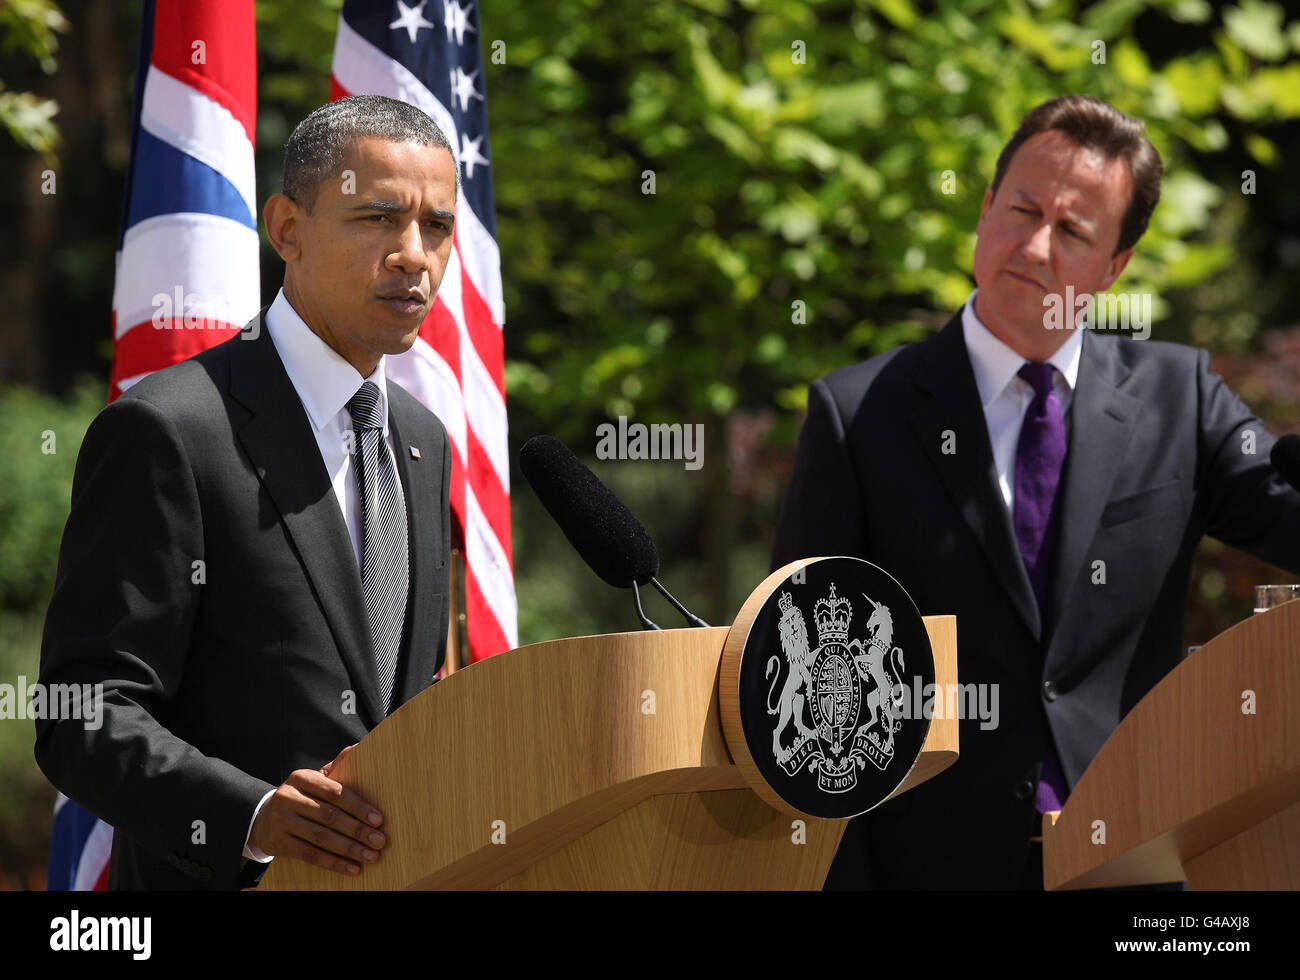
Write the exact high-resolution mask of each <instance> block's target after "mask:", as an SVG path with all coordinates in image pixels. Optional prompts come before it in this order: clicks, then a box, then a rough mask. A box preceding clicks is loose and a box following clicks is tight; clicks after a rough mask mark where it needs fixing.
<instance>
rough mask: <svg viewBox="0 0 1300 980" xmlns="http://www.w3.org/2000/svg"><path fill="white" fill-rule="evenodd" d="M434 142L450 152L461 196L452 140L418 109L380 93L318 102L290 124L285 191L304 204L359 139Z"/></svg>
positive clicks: (306, 205)
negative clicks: (293, 124)
mask: <svg viewBox="0 0 1300 980" xmlns="http://www.w3.org/2000/svg"><path fill="white" fill-rule="evenodd" d="M367 138H371V139H384V140H391V141H392V142H394V143H415V144H416V145H417V146H439V147H442V148H443V149H445V150H446V151H447V152H448V153H449V154H451V162H452V167H453V169H454V170H455V171H456V198H457V199H458V200H459V198H460V162H459V161H458V160H457V159H456V151H455V150H454V149H452V146H451V143H450V142H449V141H448V140H447V137H446V136H445V135H444V134H443V132H442V130H441V129H439V128H438V126H437V124H436V123H435V122H434V121H433V120H432V119H430V118H429V117H428V116H427V115H426V114H425V113H424V112H423V111H422V110H420V109H417V108H416V107H415V106H413V105H411V104H410V103H409V102H399V101H398V100H397V99H390V98H388V97H387V96H383V95H351V96H348V97H347V98H346V99H339V100H338V101H336V102H330V103H327V104H326V105H323V106H321V107H320V108H319V109H317V110H316V111H314V112H313V113H311V115H309V116H308V117H307V118H306V119H304V120H303V121H302V122H300V123H298V125H297V126H295V127H294V130H293V132H292V133H291V134H290V135H289V141H288V142H287V143H285V144H284V177H283V183H282V186H283V189H284V194H285V196H286V197H288V198H289V199H290V200H293V201H296V202H297V203H298V204H300V205H302V206H303V207H304V208H306V209H307V212H308V213H309V214H310V213H311V209H312V208H313V207H314V206H315V204H316V196H317V194H319V193H320V187H321V184H322V183H324V182H325V181H326V180H327V179H328V178H330V177H334V176H337V175H338V174H339V172H340V170H341V168H342V167H343V158H344V156H345V154H346V153H347V151H348V148H349V147H350V146H351V145H352V144H353V143H355V142H356V141H357V140H359V139H367Z"/></svg>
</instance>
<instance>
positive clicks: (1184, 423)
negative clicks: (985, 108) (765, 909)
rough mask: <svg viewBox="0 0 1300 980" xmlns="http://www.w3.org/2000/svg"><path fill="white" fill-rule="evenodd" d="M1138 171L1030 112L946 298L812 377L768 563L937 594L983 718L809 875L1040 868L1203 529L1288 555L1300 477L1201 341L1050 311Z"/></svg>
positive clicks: (1175, 655)
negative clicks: (794, 563) (908, 332)
mask: <svg viewBox="0 0 1300 980" xmlns="http://www.w3.org/2000/svg"><path fill="white" fill-rule="evenodd" d="M1160 176H1161V165H1160V159H1159V157H1158V155H1157V154H1156V152H1155V150H1154V149H1153V148H1152V147H1151V145H1150V143H1149V142H1147V140H1146V139H1145V137H1144V136H1143V134H1142V131H1141V124H1140V123H1138V122H1137V121H1136V120H1133V119H1130V118H1129V117H1126V116H1124V115H1123V114H1121V113H1119V112H1118V111H1116V110H1115V109H1113V108H1112V107H1110V106H1109V105H1106V104H1105V103H1102V102H1099V101H1097V100H1094V99H1088V98H1085V97H1079V96H1070V97H1066V98H1063V99H1057V100H1053V101H1051V102H1048V103H1045V104H1044V105H1042V106H1039V107H1038V108H1037V109H1035V110H1033V111H1032V112H1030V113H1029V114H1028V115H1027V116H1026V117H1025V119H1024V120H1023V121H1022V123H1021V125H1020V128H1019V129H1018V130H1017V132H1016V133H1015V135H1014V136H1013V138H1012V140H1011V142H1010V143H1009V144H1008V145H1007V147H1006V149H1005V150H1004V151H1003V153H1002V156H1001V158H1000V159H999V161H998V166H997V173H996V176H995V179H994V182H993V185H992V186H991V187H990V188H989V189H988V191H987V192H986V194H985V198H984V204H983V210H982V213H981V216H980V221H979V225H978V228H977V234H978V243H977V245H976V250H975V259H974V274H975V281H976V286H977V288H976V291H975V293H974V294H972V297H971V299H970V300H969V301H968V302H967V303H966V305H965V307H964V308H963V309H962V311H961V312H960V313H958V315H957V316H955V317H954V318H953V319H952V320H951V321H950V322H949V323H948V325H947V326H946V327H945V328H944V329H943V330H942V331H940V332H939V333H938V334H937V335H935V336H933V337H931V338H929V339H928V340H925V341H922V342H920V343H917V344H914V345H910V346H906V347H903V348H900V349H898V350H895V351H892V352H890V353H888V354H884V355H882V356H879V357H875V358H872V359H870V360H867V361H864V362H862V363H859V364H855V365H853V366H851V367H847V368H844V369H842V370H839V371H836V372H834V373H832V374H830V375H828V376H827V377H825V378H822V379H821V380H819V381H816V382H815V383H814V384H813V385H812V388H811V391H810V393H809V398H808V417H807V421H806V423H805V425H804V429H803V432H802V435H801V437H800V442H799V449H798V455H797V461H796V464H795V471H794V475H793V478H792V480H791V483H790V488H789V492H788V495H787V497H786V500H785V505H784V507H783V510H782V514H781V518H780V523H779V527H778V530H777V536H776V544H775V551H774V556H773V567H779V566H780V565H783V564H785V563H786V562H788V561H791V560H793V559H795V558H798V557H805V556H813V555H841V554H842V555H855V556H858V557H861V558H865V559H867V560H868V561H871V562H873V563H875V564H877V565H879V566H881V567H882V568H884V569H885V570H886V571H888V572H889V573H890V574H892V575H893V576H894V577H895V578H897V579H898V581H899V582H900V583H901V584H902V585H903V587H904V588H905V589H907V591H908V592H909V593H910V594H911V596H912V598H913V599H914V600H915V601H916V604H917V606H918V607H919V609H920V611H921V612H922V613H923V614H927V615H929V614H942V613H952V614H955V615H956V618H957V639H958V672H959V678H960V681H961V682H962V684H978V685H985V686H986V687H985V690H988V691H992V690H996V691H997V694H998V697H997V701H996V702H992V701H991V700H990V703H996V704H997V705H998V715H999V717H998V718H997V719H996V720H997V724H996V727H992V728H989V727H988V726H987V723H986V722H982V721H981V720H980V719H978V718H963V719H962V720H961V722H960V739H961V756H960V759H959V760H958V762H957V763H955V764H954V765H953V766H952V767H951V768H950V769H948V770H947V771H945V772H943V773H942V774H940V775H939V776H937V777H935V778H934V779H931V780H930V781H929V782H927V783H924V784H923V785H921V786H920V787H918V788H916V789H913V790H911V791H909V792H907V793H905V794H903V795H902V796H900V797H898V798H897V799H895V800H893V801H890V802H888V803H885V804H883V805H882V806H880V807H878V808H876V809H875V810H873V811H871V812H869V813H867V814H865V815H864V816H862V817H860V818H857V819H856V820H854V821H852V822H851V823H850V825H849V827H848V829H847V831H846V834H845V838H844V841H843V843H842V844H841V847H840V851H839V853H838V854H837V856H836V860H835V863H834V865H833V866H832V869H831V873H830V875H829V876H828V879H827V887H828V888H845V887H848V888H863V887H875V888H1020V887H1028V888H1035V887H1037V888H1041V887H1042V853H1041V842H1040V839H1041V814H1042V813H1043V812H1047V811H1050V810H1054V809H1059V808H1060V805H1061V803H1062V801H1063V800H1064V799H1065V797H1066V796H1067V795H1068V791H1069V788H1070V787H1071V786H1073V785H1074V783H1075V782H1076V781H1077V780H1078V779H1079V776H1080V775H1081V774H1082V772H1083V770H1084V769H1085V768H1086V767H1087V765H1088V763H1089V762H1090V761H1091V760H1092V759H1093V757H1094V756H1095V755H1096V754H1097V752H1098V750H1099V749H1100V748H1101V746H1102V744H1103V743H1104V742H1105V741H1106V739H1107V737H1108V736H1109V735H1110V734H1111V732H1112V731H1114V729H1115V727H1116V725H1118V723H1119V721H1120V719H1121V718H1123V716H1124V715H1125V714H1126V713H1127V712H1128V711H1129V710H1130V709H1131V708H1132V707H1133V705H1134V704H1135V703H1136V702H1137V701H1138V700H1139V699H1140V698H1141V697H1142V696H1143V695H1144V694H1145V693H1146V692H1147V691H1148V690H1150V688H1151V687H1152V686H1153V685H1154V684H1155V683H1156V682H1157V681H1158V680H1160V678H1161V677H1162V676H1164V675H1165V674H1166V673H1167V672H1168V671H1169V670H1171V669H1172V668H1173V667H1174V666H1176V665H1177V664H1178V662H1179V660H1180V659H1181V657H1182V654H1183V650H1182V633H1183V612H1184V605H1185V602H1186V596H1187V584H1188V575H1189V567H1190V564H1191V560H1192V554H1193V551H1194V549H1195V547H1196V544H1197V542H1198V541H1199V540H1200V538H1201V536H1202V535H1203V534H1210V535H1213V536H1214V537H1216V538H1218V539H1219V540H1221V541H1224V542H1226V543H1228V544H1231V545H1234V546H1236V547H1238V548H1241V549H1243V550H1245V551H1248V552H1249V553H1251V554H1253V555H1255V556H1257V557H1259V558H1262V559H1264V560H1266V561H1270V562H1273V563H1275V564H1277V565H1280V566H1282V567H1284V568H1287V569H1289V570H1291V571H1293V572H1296V573H1298V574H1300V494H1298V493H1297V492H1296V491H1295V490H1294V489H1292V488H1290V487H1288V486H1287V485H1285V484H1284V483H1283V482H1282V481H1281V480H1280V479H1279V478H1278V477H1277V476H1276V475H1275V474H1274V472H1273V471H1272V468H1271V466H1270V465H1269V461H1268V459H1269V450H1270V449H1271V447H1272V444H1273V442H1274V439H1273V437H1272V436H1270V435H1269V433H1268V432H1267V431H1266V430H1265V428H1264V426H1263V424H1262V423H1261V422H1260V420H1259V419H1257V418H1256V417H1255V416H1254V415H1253V414H1252V413H1251V412H1250V411H1249V409H1247V408H1246V406H1245V405H1243V404H1242V402H1241V401H1240V400H1239V399H1238V398H1237V396H1236V395H1234V394H1233V393H1232V392H1231V391H1230V390H1229V389H1228V388H1227V386H1226V385H1225V384H1224V382H1223V380H1222V379H1221V378H1219V377H1218V376H1217V375H1215V374H1213V373H1212V372H1211V371H1210V366H1209V356H1208V355H1207V354H1206V353H1205V352H1204V351H1200V350H1196V349H1194V348H1191V347H1185V346H1181V345H1175V344H1168V343H1156V342H1152V341H1146V340H1145V339H1143V340H1138V339H1133V338H1130V337H1120V336H1116V335H1104V334H1102V333H1100V332H1098V331H1097V330H1085V329H1057V327H1058V326H1059V320H1060V318H1059V317H1055V318H1054V317H1053V315H1052V314H1053V311H1054V309H1055V310H1059V306H1055V305H1054V304H1055V303H1056V302H1057V301H1059V300H1060V299H1062V298H1065V299H1066V300H1068V299H1069V298H1070V297H1089V296H1091V295H1092V294H1093V293H1096V292H1100V291H1102V290H1105V289H1108V288H1109V287H1110V285H1111V284H1112V283H1113V282H1114V281H1115V279H1116V278H1117V277H1118V276H1119V274H1120V272H1121V271H1122V270H1123V268H1124V265H1125V264H1126V263H1127V261H1128V259H1129V256H1130V255H1131V254H1132V250H1133V245H1134V243H1135V242H1136V241H1137V240H1138V238H1139V237H1140V236H1141V234H1142V232H1143V231H1144V230H1145V228H1146V225H1147V220H1148V218H1149V216H1150V214H1151V211H1152V209H1153V208H1154V206H1155V204H1156V201H1157V199H1158V196H1159V183H1160ZM1075 312H1076V311H1075V310H1073V309H1070V310H1069V313H1067V315H1066V318H1065V320H1066V323H1067V324H1068V325H1070V326H1073V325H1074V323H1077V322H1079V321H1074V320H1073V317H1071V316H1070V315H1069V314H1073V313H1075ZM1080 315H1082V314H1080ZM1054 320H1055V321H1056V322H1054ZM1071 321H1073V322H1071ZM1085 322H1086V321H1085ZM994 685H996V687H994Z"/></svg>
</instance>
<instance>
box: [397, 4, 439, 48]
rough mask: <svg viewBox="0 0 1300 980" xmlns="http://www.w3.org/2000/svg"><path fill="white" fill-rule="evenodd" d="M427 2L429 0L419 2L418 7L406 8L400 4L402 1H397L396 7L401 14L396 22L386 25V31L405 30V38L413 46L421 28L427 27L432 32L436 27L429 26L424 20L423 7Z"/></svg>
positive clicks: (433, 25)
mask: <svg viewBox="0 0 1300 980" xmlns="http://www.w3.org/2000/svg"><path fill="white" fill-rule="evenodd" d="M428 2H429V0H420V5H419V6H418V7H408V6H407V5H406V4H404V3H402V0H397V6H398V7H400V8H401V12H400V13H399V14H398V15H397V20H395V21H393V22H392V23H391V24H389V25H388V29H389V30H390V31H396V30H400V29H401V28H403V27H404V28H406V36H407V37H409V38H410V39H411V43H412V44H414V43H415V37H416V35H417V34H418V33H419V32H420V28H421V27H427V28H429V29H430V30H432V29H433V28H434V27H436V26H437V25H436V24H431V23H429V22H428V21H427V20H425V19H424V5H425V4H426V3H428Z"/></svg>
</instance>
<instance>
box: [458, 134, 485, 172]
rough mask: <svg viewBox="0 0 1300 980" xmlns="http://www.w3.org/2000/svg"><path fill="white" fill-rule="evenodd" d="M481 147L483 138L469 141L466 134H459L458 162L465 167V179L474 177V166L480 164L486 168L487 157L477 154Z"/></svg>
mask: <svg viewBox="0 0 1300 980" xmlns="http://www.w3.org/2000/svg"><path fill="white" fill-rule="evenodd" d="M482 145H483V137H482V136H480V137H478V139H470V138H469V134H468V133H461V134H460V162H461V163H463V164H464V165H465V179H466V180H468V179H469V178H471V177H473V176H474V165H475V164H476V163H481V164H483V165H484V166H488V159H487V157H485V156H483V155H482V154H480V153H479V151H478V148H479V147H480V146H482Z"/></svg>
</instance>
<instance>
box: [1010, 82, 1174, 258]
mask: <svg viewBox="0 0 1300 980" xmlns="http://www.w3.org/2000/svg"><path fill="white" fill-rule="evenodd" d="M1048 130H1054V131H1055V132H1058V133H1061V134H1062V135H1063V136H1065V137H1066V138H1067V139H1069V140H1070V141H1071V142H1072V143H1074V144H1076V145H1077V146H1081V147H1083V148H1084V149H1088V150H1097V151H1098V152H1100V153H1101V154H1102V155H1103V156H1104V157H1106V158H1107V159H1109V160H1115V159H1122V160H1123V161H1124V163H1125V164H1126V165H1127V166H1128V174H1129V177H1130V178H1131V179H1132V181H1133V194H1132V196H1131V197H1130V198H1129V202H1128V208H1127V209H1126V210H1125V211H1124V220H1123V222H1122V223H1121V225H1120V229H1119V242H1118V244H1117V245H1116V246H1115V254H1116V255H1118V254H1119V253H1120V252H1122V251H1124V249H1126V248H1132V247H1133V246H1134V245H1135V244H1137V240H1138V239H1139V238H1141V237H1142V233H1143V232H1145V231H1146V230H1147V223H1148V222H1149V221H1150V220H1151V212H1152V211H1154V210H1155V207H1156V202H1157V201H1159V200H1160V178H1161V177H1162V176H1163V174H1164V165H1163V164H1162V163H1161V162H1160V154H1159V153H1157V152H1156V148H1155V147H1154V146H1152V145H1151V141H1150V140H1148V139H1147V138H1146V135H1145V133H1144V132H1143V125H1142V122H1141V120H1139V119H1134V118H1133V117H1132V116H1126V115H1125V114H1124V113H1122V112H1120V111H1119V110H1118V109H1116V108H1115V107H1114V106H1113V105H1111V104H1110V103H1108V102H1103V101H1101V99H1094V98H1093V97H1092V96H1090V95H1062V96H1060V97H1059V98H1055V99H1050V100H1048V101H1047V102H1044V103H1043V104H1042V105H1040V106H1037V107H1035V108H1033V109H1030V110H1029V112H1027V113H1025V117H1024V118H1023V119H1021V120H1020V126H1019V127H1018V128H1017V129H1016V131H1015V133H1014V134H1013V135H1012V137H1011V141H1010V142H1009V143H1007V145H1006V146H1005V147H1003V149H1002V154H1001V155H1000V156H999V157H998V167H997V171H996V173H995V174H994V175H993V196H994V197H996V196H997V193H998V185H1000V184H1001V183H1002V178H1003V176H1005V174H1006V172H1007V167H1008V166H1010V164H1011V158H1012V157H1013V156H1015V155H1016V150H1018V149H1020V145H1021V144H1022V143H1024V142H1025V141H1026V140H1028V139H1029V138H1030V137H1031V136H1035V135H1037V134H1038V133H1043V132H1046V131H1048Z"/></svg>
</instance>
